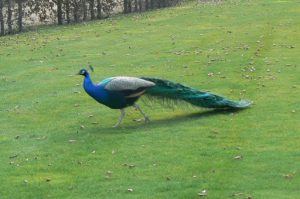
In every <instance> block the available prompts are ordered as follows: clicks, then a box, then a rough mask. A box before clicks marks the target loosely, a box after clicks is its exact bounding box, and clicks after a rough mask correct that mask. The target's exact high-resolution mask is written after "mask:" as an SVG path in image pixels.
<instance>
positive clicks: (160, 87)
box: [142, 77, 251, 109]
mask: <svg viewBox="0 0 300 199" xmlns="http://www.w3.org/2000/svg"><path fill="white" fill-rule="evenodd" d="M142 79H144V80H147V81H150V82H153V83H155V86H153V87H151V88H148V89H147V90H146V94H147V95H149V96H151V97H156V98H161V99H166V100H172V101H185V102H187V103H189V104H191V105H194V106H197V107H205V108H237V109H241V108H247V107H249V106H250V105H251V102H250V101H246V100H240V101H235V100H229V99H226V98H224V97H222V96H219V95H215V94H212V93H208V92H204V91H199V90H196V89H193V88H190V87H187V86H184V85H182V84H179V83H175V82H172V81H168V80H162V79H158V78H149V77H142Z"/></svg>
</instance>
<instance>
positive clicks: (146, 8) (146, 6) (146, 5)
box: [145, 0, 149, 10]
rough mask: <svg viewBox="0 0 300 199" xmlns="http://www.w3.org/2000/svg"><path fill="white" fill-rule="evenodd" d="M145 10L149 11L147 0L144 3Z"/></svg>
mask: <svg viewBox="0 0 300 199" xmlns="http://www.w3.org/2000/svg"><path fill="white" fill-rule="evenodd" d="M145 10H149V0H146V1H145Z"/></svg>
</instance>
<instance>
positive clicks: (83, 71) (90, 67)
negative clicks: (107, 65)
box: [77, 65, 94, 77]
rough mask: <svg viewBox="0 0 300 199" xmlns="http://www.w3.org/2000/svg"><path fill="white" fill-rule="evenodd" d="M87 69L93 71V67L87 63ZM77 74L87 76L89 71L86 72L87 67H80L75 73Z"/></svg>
mask: <svg viewBox="0 0 300 199" xmlns="http://www.w3.org/2000/svg"><path fill="white" fill-rule="evenodd" d="M89 69H90V70H91V71H92V72H94V68H93V66H91V65H89ZM77 75H83V76H85V77H86V76H88V75H89V72H88V70H87V69H84V68H83V69H81V70H80V71H79V72H78V73H77Z"/></svg>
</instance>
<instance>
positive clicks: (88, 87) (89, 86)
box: [83, 74, 96, 94]
mask: <svg viewBox="0 0 300 199" xmlns="http://www.w3.org/2000/svg"><path fill="white" fill-rule="evenodd" d="M95 87H96V86H95V85H94V84H93V82H92V79H91V77H90V75H89V74H87V75H86V76H85V77H84V82H83V88H84V90H85V91H86V92H87V93H88V94H92V92H93V90H94V89H95Z"/></svg>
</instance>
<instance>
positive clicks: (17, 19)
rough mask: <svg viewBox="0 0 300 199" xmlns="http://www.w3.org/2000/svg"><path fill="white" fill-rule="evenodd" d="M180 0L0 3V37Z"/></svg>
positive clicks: (11, 0)
mask: <svg viewBox="0 0 300 199" xmlns="http://www.w3.org/2000/svg"><path fill="white" fill-rule="evenodd" d="M181 1H183V0H0V36H3V35H6V34H13V33H17V32H22V31H24V30H26V29H28V27H30V26H33V25H37V24H58V25H62V24H70V23H79V22H83V21H89V20H96V19H103V18H107V17H109V16H111V15H112V14H117V13H125V14H127V13H131V12H144V11H148V10H152V9H158V8H164V7H170V6H174V5H176V4H178V3H179V2H181Z"/></svg>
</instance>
